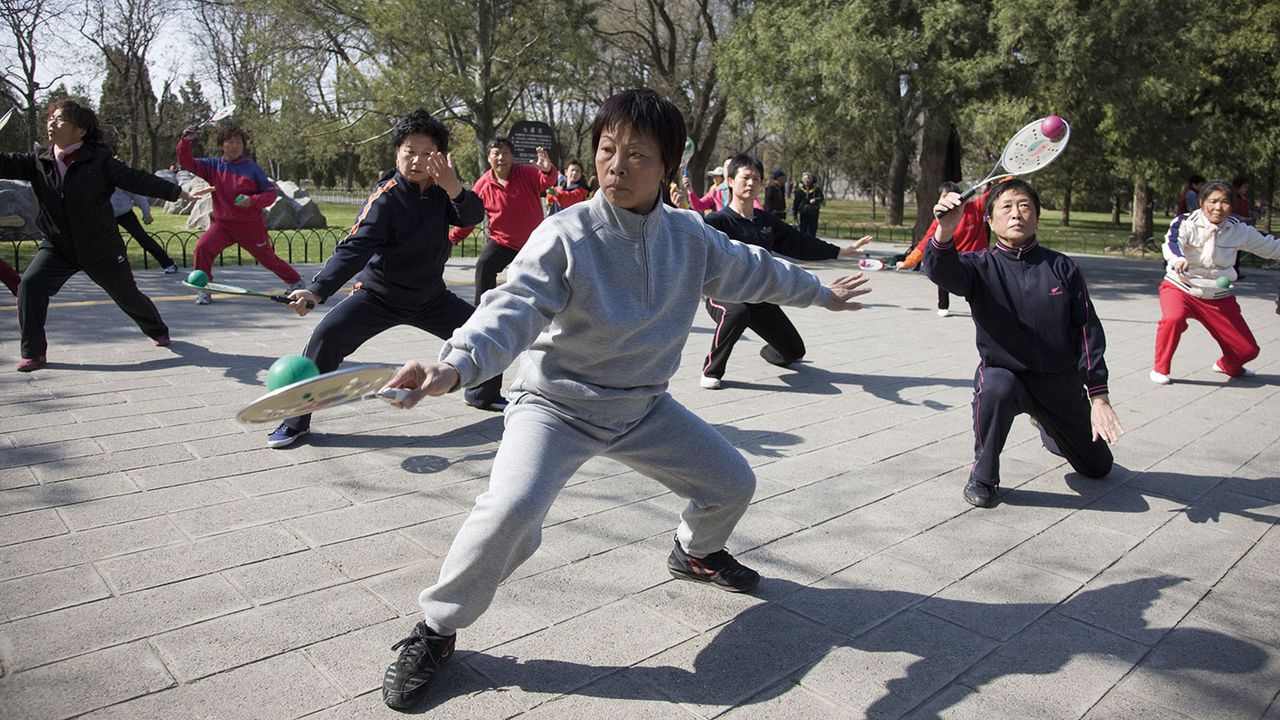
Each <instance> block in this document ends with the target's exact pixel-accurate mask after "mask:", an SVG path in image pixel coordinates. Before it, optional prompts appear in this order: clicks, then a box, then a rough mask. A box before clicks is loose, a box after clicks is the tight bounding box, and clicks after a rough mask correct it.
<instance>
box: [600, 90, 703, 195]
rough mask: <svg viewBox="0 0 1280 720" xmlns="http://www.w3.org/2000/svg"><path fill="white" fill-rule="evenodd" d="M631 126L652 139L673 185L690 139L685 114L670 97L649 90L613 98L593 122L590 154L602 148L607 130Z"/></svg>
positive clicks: (622, 94) (603, 106) (625, 92)
mask: <svg viewBox="0 0 1280 720" xmlns="http://www.w3.org/2000/svg"><path fill="white" fill-rule="evenodd" d="M621 125H628V126H630V127H631V128H632V129H633V130H635V131H636V132H638V133H641V134H643V135H648V136H649V137H651V138H653V140H654V142H656V143H657V144H658V148H659V152H660V153H661V155H662V166H663V168H665V169H666V176H665V178H666V180H667V181H668V182H673V181H675V179H676V172H677V171H678V170H679V169H680V154H681V153H682V152H684V141H685V138H686V137H687V136H688V132H687V130H686V129H685V124H684V115H681V114H680V109H679V108H677V107H676V106H675V103H673V102H671V101H670V100H668V99H667V98H665V97H663V96H662V95H661V94H659V93H658V92H656V91H653V90H650V89H649V88H633V89H631V90H623V91H622V92H620V93H618V94H616V95H614V96H613V97H610V98H609V99H608V100H605V101H604V104H603V105H601V106H600V110H599V111H597V112H596V119H595V120H594V121H593V122H592V123H591V151H592V152H593V153H594V152H595V151H596V150H597V149H599V147H600V136H601V135H602V134H603V133H604V131H606V130H611V129H613V128H616V127H619V126H621Z"/></svg>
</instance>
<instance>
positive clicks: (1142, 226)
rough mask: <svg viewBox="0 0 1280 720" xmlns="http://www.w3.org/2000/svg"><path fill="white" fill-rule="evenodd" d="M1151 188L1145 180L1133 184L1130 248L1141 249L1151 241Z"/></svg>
mask: <svg viewBox="0 0 1280 720" xmlns="http://www.w3.org/2000/svg"><path fill="white" fill-rule="evenodd" d="M1151 226H1152V223H1151V186H1150V185H1148V184H1147V181H1146V180H1136V181H1134V183H1133V223H1132V224H1131V225H1130V232H1129V245H1130V247H1141V246H1142V245H1144V244H1146V243H1147V241H1149V240H1150V239H1151Z"/></svg>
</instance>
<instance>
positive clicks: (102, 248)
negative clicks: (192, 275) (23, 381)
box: [0, 100, 190, 372]
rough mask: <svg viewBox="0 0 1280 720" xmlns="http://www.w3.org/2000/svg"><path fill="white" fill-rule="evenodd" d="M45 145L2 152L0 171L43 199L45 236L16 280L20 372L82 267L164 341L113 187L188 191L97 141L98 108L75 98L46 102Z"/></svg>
mask: <svg viewBox="0 0 1280 720" xmlns="http://www.w3.org/2000/svg"><path fill="white" fill-rule="evenodd" d="M46 130H47V132H48V137H49V147H48V148H47V149H45V150H43V151H41V152H39V153H0V177H3V178H8V179H13V180H26V181H28V182H30V183H31V190H32V191H33V192H34V193H35V196H36V200H37V201H38V203H39V207H40V216H39V218H38V221H37V222H38V224H39V226H40V229H41V231H42V232H43V233H44V240H42V241H41V242H40V247H39V249H38V250H37V251H36V256H35V259H33V260H32V261H31V264H30V265H28V266H27V270H26V272H24V273H23V275H22V284H21V285H19V287H18V327H19V328H20V330H21V333H22V347H21V352H22V359H21V360H19V361H18V364H17V369H18V371H19V372H31V371H33V370H39V369H40V368H41V367H44V364H45V350H46V348H47V347H48V343H47V342H46V340H45V334H44V323H45V318H46V317H47V316H48V313H49V298H50V297H52V296H54V295H56V294H57V293H58V290H59V289H61V288H62V286H63V284H64V283H66V282H67V280H69V279H70V278H71V276H72V275H75V274H76V273H77V272H80V271H81V270H83V271H84V272H85V274H86V275H88V276H89V279H90V280H93V281H94V282H95V283H97V284H98V286H99V287H101V288H102V289H103V290H106V291H107V295H109V296H110V297H111V299H112V300H114V301H115V303H116V305H118V306H120V309H121V310H123V311H124V312H125V313H126V314H127V315H128V316H129V317H131V318H133V321H134V322H136V323H137V324H138V327H139V328H141V329H142V332H144V333H146V334H147V336H148V337H150V338H151V339H152V340H154V341H155V344H156V345H159V346H161V347H163V346H166V345H168V344H169V328H168V327H167V326H166V325H165V324H164V320H162V319H160V311H159V310H157V309H156V306H155V303H153V302H151V299H150V298H148V297H147V296H146V295H143V294H142V291H141V290H139V289H138V284H137V283H136V282H135V281H134V279H133V271H132V270H131V269H130V266H129V259H128V257H127V256H126V254H125V248H124V241H123V240H121V239H120V231H119V230H118V229H117V228H116V219H115V216H114V215H112V212H111V193H112V192H113V191H114V190H115V188H117V187H120V188H124V189H125V190H129V191H131V192H136V193H138V194H140V195H146V196H148V197H160V198H164V199H166V200H176V199H177V198H179V197H184V198H187V197H190V196H189V195H187V193H185V192H183V190H182V188H180V187H178V186H177V185H175V184H173V183H171V182H168V181H166V180H162V179H160V178H158V177H155V176H154V175H149V174H147V173H145V172H143V171H141V170H135V169H133V168H130V167H128V166H126V165H125V164H123V163H121V162H120V161H119V160H116V159H115V158H114V157H112V153H111V150H110V149H109V148H107V147H106V146H104V145H103V144H102V130H101V128H100V127H99V126H98V116H97V115H96V114H94V112H93V111H92V110H90V109H88V108H86V107H83V106H82V105H80V104H79V103H76V102H75V101H73V100H59V101H58V102H55V103H54V104H53V105H51V106H50V107H49V119H48V121H47V125H46Z"/></svg>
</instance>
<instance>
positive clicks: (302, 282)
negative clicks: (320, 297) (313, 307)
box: [284, 280, 307, 295]
mask: <svg viewBox="0 0 1280 720" xmlns="http://www.w3.org/2000/svg"><path fill="white" fill-rule="evenodd" d="M306 288H307V281H306V280H299V281H298V282H296V283H294V284H292V285H290V286H288V287H286V288H285V289H284V294H285V295H288V294H289V293H291V292H293V291H294V290H305V289H306Z"/></svg>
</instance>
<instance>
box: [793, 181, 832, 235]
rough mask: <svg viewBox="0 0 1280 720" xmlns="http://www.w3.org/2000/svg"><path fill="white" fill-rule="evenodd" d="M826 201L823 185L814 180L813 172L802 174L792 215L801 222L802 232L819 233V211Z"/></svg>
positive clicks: (794, 199)
mask: <svg viewBox="0 0 1280 720" xmlns="http://www.w3.org/2000/svg"><path fill="white" fill-rule="evenodd" d="M826 201H827V199H826V197H824V196H823V194H822V186H821V185H819V184H818V183H817V181H816V180H814V178H813V173H804V174H802V175H801V176H800V184H799V185H797V186H796V190H795V195H794V196H793V197H792V201H791V215H792V216H793V217H794V218H795V219H796V222H797V223H799V225H800V232H802V233H804V234H805V235H817V234H818V211H819V210H821V209H822V205H823V203H825V202H826Z"/></svg>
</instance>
